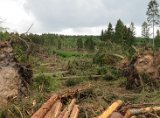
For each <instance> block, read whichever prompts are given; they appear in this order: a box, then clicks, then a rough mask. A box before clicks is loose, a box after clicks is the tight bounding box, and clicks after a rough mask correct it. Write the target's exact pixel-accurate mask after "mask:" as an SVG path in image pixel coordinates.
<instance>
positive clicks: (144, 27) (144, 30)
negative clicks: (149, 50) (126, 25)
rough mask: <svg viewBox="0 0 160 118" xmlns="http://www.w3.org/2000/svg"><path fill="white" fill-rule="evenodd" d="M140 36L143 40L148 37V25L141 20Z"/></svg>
mask: <svg viewBox="0 0 160 118" xmlns="http://www.w3.org/2000/svg"><path fill="white" fill-rule="evenodd" d="M142 37H143V38H144V40H145V42H147V40H148V39H149V27H148V24H147V22H143V24H142Z"/></svg>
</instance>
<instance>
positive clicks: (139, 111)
mask: <svg viewBox="0 0 160 118" xmlns="http://www.w3.org/2000/svg"><path fill="white" fill-rule="evenodd" d="M158 111H160V107H158V106H155V107H146V108H141V109H129V110H128V111H127V112H126V114H125V116H124V118H130V117H131V116H133V115H138V114H144V113H151V112H158Z"/></svg>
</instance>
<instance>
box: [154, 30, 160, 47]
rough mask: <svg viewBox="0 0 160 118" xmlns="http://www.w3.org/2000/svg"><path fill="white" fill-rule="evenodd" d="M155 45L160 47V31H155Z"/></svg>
mask: <svg viewBox="0 0 160 118" xmlns="http://www.w3.org/2000/svg"><path fill="white" fill-rule="evenodd" d="M155 44H156V47H160V31H159V30H157V35H156V37H155Z"/></svg>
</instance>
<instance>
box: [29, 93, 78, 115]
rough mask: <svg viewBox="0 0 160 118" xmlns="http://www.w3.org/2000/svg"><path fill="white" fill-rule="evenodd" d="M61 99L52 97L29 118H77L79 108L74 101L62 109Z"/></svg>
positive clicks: (56, 96) (55, 96)
mask: <svg viewBox="0 0 160 118" xmlns="http://www.w3.org/2000/svg"><path fill="white" fill-rule="evenodd" d="M63 107H64V106H63V104H62V102H61V97H60V96H58V95H53V96H52V97H51V98H50V99H49V100H48V101H47V102H46V103H44V104H43V105H42V106H41V108H40V109H39V110H38V111H37V112H35V113H34V114H33V116H32V117H31V118H78V114H79V107H78V105H76V99H72V100H71V103H70V104H69V105H68V106H66V107H65V108H64V109H63Z"/></svg>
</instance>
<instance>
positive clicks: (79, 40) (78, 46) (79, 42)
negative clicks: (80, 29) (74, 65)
mask: <svg viewBox="0 0 160 118" xmlns="http://www.w3.org/2000/svg"><path fill="white" fill-rule="evenodd" d="M82 49H83V41H82V39H81V38H79V39H78V40H77V50H82Z"/></svg>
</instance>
